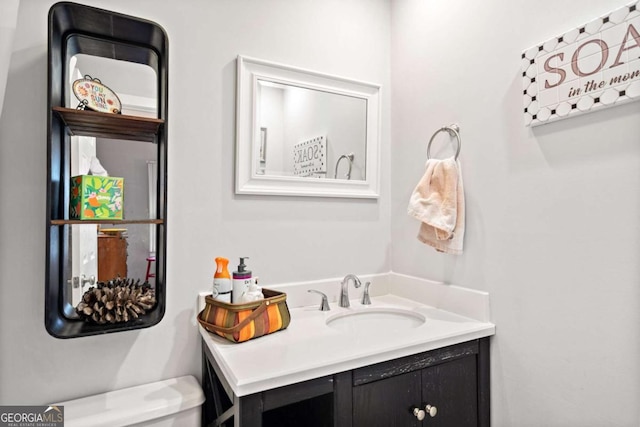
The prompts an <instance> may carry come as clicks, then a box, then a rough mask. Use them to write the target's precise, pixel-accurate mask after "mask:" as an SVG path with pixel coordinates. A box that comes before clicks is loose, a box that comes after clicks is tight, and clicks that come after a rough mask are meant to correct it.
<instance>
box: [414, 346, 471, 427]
mask: <svg viewBox="0 0 640 427" xmlns="http://www.w3.org/2000/svg"><path fill="white" fill-rule="evenodd" d="M422 399H423V400H422V403H423V406H422V409H424V406H426V405H431V406H435V407H436V408H437V414H436V415H435V416H434V417H433V418H431V417H429V415H427V417H426V418H425V420H424V422H423V423H424V426H429V427H477V425H478V384H477V377H476V358H475V357H474V356H470V357H463V358H461V359H458V360H454V361H451V362H447V363H443V364H440V365H436V366H432V367H430V368H426V369H423V370H422Z"/></svg>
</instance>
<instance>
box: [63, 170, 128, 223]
mask: <svg viewBox="0 0 640 427" xmlns="http://www.w3.org/2000/svg"><path fill="white" fill-rule="evenodd" d="M123 203H124V178H117V177H114V176H96V175H78V176H74V177H72V178H71V206H70V209H69V211H70V212H69V217H70V219H82V220H96V219H97V220H102V219H105V220H112V219H116V220H118V219H123V210H124V205H123Z"/></svg>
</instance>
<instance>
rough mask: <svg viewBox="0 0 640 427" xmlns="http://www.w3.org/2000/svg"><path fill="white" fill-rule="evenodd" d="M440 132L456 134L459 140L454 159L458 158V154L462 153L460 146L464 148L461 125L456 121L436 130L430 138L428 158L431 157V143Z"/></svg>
mask: <svg viewBox="0 0 640 427" xmlns="http://www.w3.org/2000/svg"><path fill="white" fill-rule="evenodd" d="M440 132H447V133H448V134H449V135H451V136H455V137H456V139H457V140H458V148H457V150H456V155H455V157H454V160H458V156H459V155H460V148H462V140H461V139H460V126H458V125H457V124H455V123H454V124H451V125H449V126H443V127H441V128H440V129H438V130H437V131H435V133H434V134H433V135H432V136H431V139H430V140H429V145H427V160H428V159H430V158H431V143H432V142H433V140H434V138H435V137H436V135H437V134H439V133H440Z"/></svg>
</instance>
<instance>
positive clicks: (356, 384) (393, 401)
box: [203, 338, 490, 427]
mask: <svg viewBox="0 0 640 427" xmlns="http://www.w3.org/2000/svg"><path fill="white" fill-rule="evenodd" d="M217 372H219V370H218V368H217V365H216V363H215V361H214V360H213V357H212V355H211V353H210V352H209V351H208V348H206V344H204V343H203V388H204V390H205V395H206V398H207V400H206V402H205V406H204V411H203V425H204V426H210V425H216V426H218V425H220V426H228V427H229V426H235V427H237V426H242V427H271V426H273V427H275V426H277V427H286V426H311V427H313V426H322V427H330V426H334V427H378V426H379V427H422V426H424V427H428V426H434V427H436V426H437V427H489V425H490V423H489V421H490V416H489V338H481V339H477V340H473V341H468V342H464V343H460V344H455V345H452V346H449V347H444V348H440V349H436V350H432V351H429V352H425V353H419V354H416V355H412V356H407V357H403V358H400V359H394V360H390V361H387V362H382V363H378V364H375V365H371V366H366V367H363V368H358V369H354V370H352V371H347V372H342V373H339V374H335V375H330V376H327V377H323V378H317V379H314V380H310V381H307V382H304V383H299V384H293V385H290V386H286V387H281V388H277V389H272V390H267V391H263V392H261V393H255V394H252V395H249V396H242V397H237V396H234V395H233V392H232V391H231V389H230V387H229V386H228V384H227V383H226V381H225V380H224V378H222V377H220V376H219V375H217V374H216V373H217ZM427 405H430V408H433V407H435V408H436V411H433V410H432V411H433V412H435V413H434V416H433V417H432V416H430V415H429V414H428V413H427V414H424V415H425V417H424V419H422V420H420V419H419V418H418V416H417V415H416V414H415V413H414V411H416V413H417V411H419V410H425V408H426V406H427ZM419 415H422V414H419Z"/></svg>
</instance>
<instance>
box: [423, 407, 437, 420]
mask: <svg viewBox="0 0 640 427" xmlns="http://www.w3.org/2000/svg"><path fill="white" fill-rule="evenodd" d="M424 410H425V411H426V413H427V414H429V416H430V417H432V418H433V417H435V416H436V415H437V414H438V408H436V407H435V406H434V405H427V406H425V407H424Z"/></svg>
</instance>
